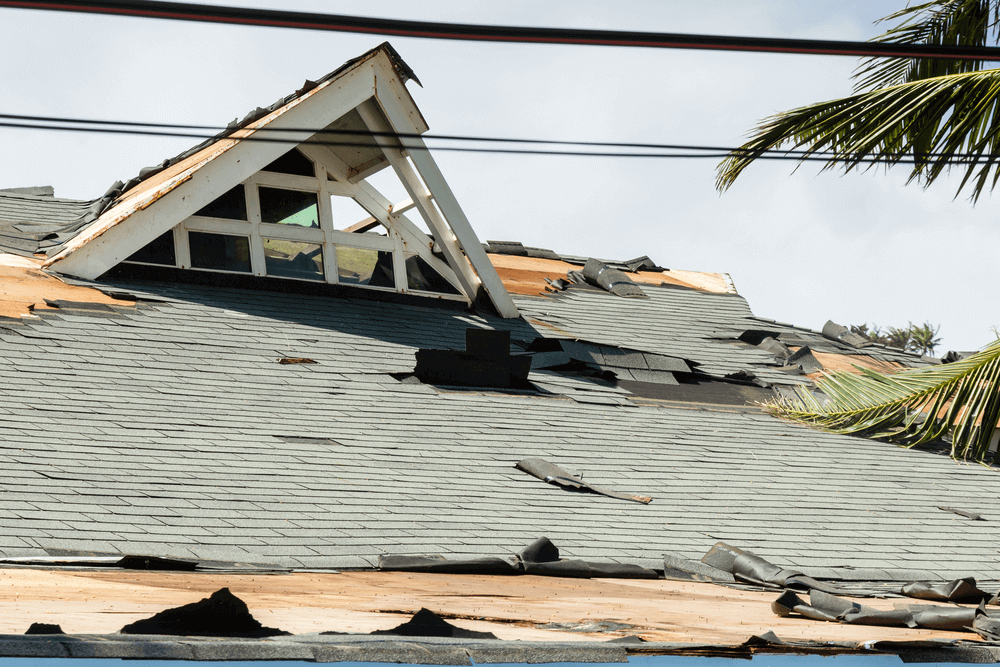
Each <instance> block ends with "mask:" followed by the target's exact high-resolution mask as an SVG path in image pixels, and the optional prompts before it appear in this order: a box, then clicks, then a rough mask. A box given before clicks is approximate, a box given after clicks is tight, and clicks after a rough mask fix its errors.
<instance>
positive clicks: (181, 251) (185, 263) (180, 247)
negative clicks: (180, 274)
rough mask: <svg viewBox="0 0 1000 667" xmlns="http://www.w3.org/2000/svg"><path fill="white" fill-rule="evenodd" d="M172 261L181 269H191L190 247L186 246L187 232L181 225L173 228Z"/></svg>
mask: <svg viewBox="0 0 1000 667" xmlns="http://www.w3.org/2000/svg"><path fill="white" fill-rule="evenodd" d="M174 260H176V262H177V266H179V267H181V268H182V269H190V268H191V247H190V246H188V235H187V230H186V229H184V225H183V223H182V224H180V225H177V226H176V227H174Z"/></svg>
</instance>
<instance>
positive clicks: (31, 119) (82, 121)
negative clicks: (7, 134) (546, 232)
mask: <svg viewBox="0 0 1000 667" xmlns="http://www.w3.org/2000/svg"><path fill="white" fill-rule="evenodd" d="M0 120H13V121H26V122H28V123H31V124H34V123H44V124H48V123H61V124H76V125H88V126H94V125H100V126H108V127H140V128H156V129H167V130H209V131H212V132H216V133H219V132H225V131H226V130H227V128H222V127H219V126H213V125H184V124H173V123H148V122H138V121H118V120H97V119H93V118H62V117H56V116H26V115H22V114H0ZM0 127H33V125H13V124H12V125H3V124H0ZM45 127H48V125H43V126H40V129H44V128H45ZM82 129H83V128H81V130H82ZM236 129H246V128H236ZM236 129H233V130H232V131H234V132H235V131H236ZM253 131H254V132H263V133H267V132H281V133H285V134H287V133H291V134H307V135H309V136H312V135H313V134H317V133H320V132H322V133H323V134H325V135H327V134H329V135H342V136H353V137H358V136H373V137H392V138H394V139H421V140H433V141H465V142H481V143H512V144H548V145H554V146H587V147H594V148H635V149H649V150H697V151H716V152H719V151H722V152H725V153H731V152H733V151H738V150H739V149H738V148H733V147H732V146H692V145H688V144H649V143H633V142H620V141H570V140H564V139H522V138H513V137H484V136H469V135H456V134H431V133H428V134H417V133H407V132H375V131H370V130H364V131H359V130H336V129H330V128H321V129H316V128H302V127H287V128H281V129H275V128H271V127H267V126H265V127H260V128H254V130H253ZM177 136H186V135H177ZM190 136H191V137H192V138H208V137H207V136H206V135H201V134H198V135H190ZM213 136H215V135H213ZM364 145H366V146H367V145H370V144H364ZM779 152H781V153H782V154H786V155H797V154H802V155H806V154H809V155H825V154H828V153H829V154H832V153H831V152H830V151H814V152H809V151H801V150H792V149H789V150H781V151H779Z"/></svg>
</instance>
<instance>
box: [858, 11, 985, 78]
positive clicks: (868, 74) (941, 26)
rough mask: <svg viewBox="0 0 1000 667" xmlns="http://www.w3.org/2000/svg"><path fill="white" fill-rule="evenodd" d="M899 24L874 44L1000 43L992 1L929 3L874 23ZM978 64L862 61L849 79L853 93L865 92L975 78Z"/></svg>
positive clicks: (919, 59)
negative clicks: (951, 77)
mask: <svg viewBox="0 0 1000 667" xmlns="http://www.w3.org/2000/svg"><path fill="white" fill-rule="evenodd" d="M891 21H899V24H898V25H896V26H895V27H893V28H892V29H890V30H888V31H886V32H885V33H883V34H881V35H879V36H878V37H876V38H874V39H873V40H871V41H873V42H882V43H890V44H925V45H928V46H945V45H947V46H986V45H987V44H989V43H995V42H996V41H997V40H998V39H1000V2H997V0H931V1H930V2H924V3H922V4H918V5H914V6H911V7H907V8H905V9H902V10H900V11H898V12H896V13H894V14H890V15H889V16H886V17H885V18H883V19H881V20H879V21H878V23H884V22H891ZM985 62H986V61H983V60H957V59H951V60H949V59H944V60H934V59H929V58H867V59H865V60H863V61H862V62H861V64H860V65H859V66H858V69H857V70H856V71H855V73H854V78H855V79H856V81H857V82H856V83H855V86H854V92H855V93H859V92H865V91H870V90H875V89H877V88H885V87H887V86H894V85H897V84H900V83H907V82H910V81H920V80H922V79H931V78H934V77H939V76H946V75H948V74H962V73H965V72H975V71H978V70H980V69H982V68H983V65H984V64H985Z"/></svg>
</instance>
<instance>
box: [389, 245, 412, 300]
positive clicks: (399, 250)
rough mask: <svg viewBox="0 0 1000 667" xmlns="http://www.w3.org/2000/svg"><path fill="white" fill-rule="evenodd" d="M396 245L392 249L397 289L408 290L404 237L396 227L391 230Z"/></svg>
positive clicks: (393, 270)
mask: <svg viewBox="0 0 1000 667" xmlns="http://www.w3.org/2000/svg"><path fill="white" fill-rule="evenodd" d="M389 236H390V237H392V244H393V246H394V248H393V251H392V272H393V274H394V275H395V277H396V290H397V291H400V292H408V291H409V289H410V285H409V282H408V281H407V280H406V255H404V254H403V237H402V236H400V235H399V232H397V231H396V230H395V229H390V230H389Z"/></svg>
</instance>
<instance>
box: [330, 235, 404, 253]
mask: <svg viewBox="0 0 1000 667" xmlns="http://www.w3.org/2000/svg"><path fill="white" fill-rule="evenodd" d="M331 238H332V239H333V243H334V245H338V246H341V245H342V246H348V247H351V248H367V249H369V250H383V251H385V250H388V251H390V252H391V251H393V250H395V249H396V244H395V243H394V242H393V240H392V238H390V237H388V236H379V235H378V234H351V233H349V232H338V231H334V232H332V233H331Z"/></svg>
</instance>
